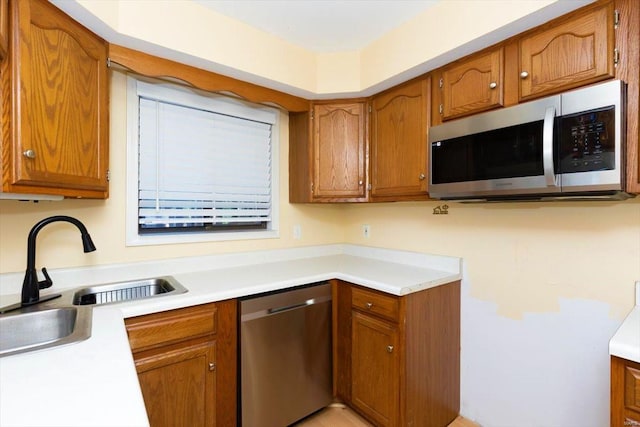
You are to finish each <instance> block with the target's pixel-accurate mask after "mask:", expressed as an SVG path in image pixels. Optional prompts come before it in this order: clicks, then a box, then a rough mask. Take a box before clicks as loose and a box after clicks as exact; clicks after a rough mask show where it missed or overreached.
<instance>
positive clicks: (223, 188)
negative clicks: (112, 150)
mask: <svg viewBox="0 0 640 427" xmlns="http://www.w3.org/2000/svg"><path fill="white" fill-rule="evenodd" d="M143 92H144V91H143ZM194 96H195V95H194ZM223 104H224V103H223ZM224 109H225V108H222V110H224ZM245 109H246V107H245ZM214 110H215V107H211V106H209V105H208V102H207V100H206V99H205V100H198V101H196V102H193V103H189V102H176V101H175V100H173V99H172V100H167V99H164V97H154V96H149V95H144V94H141V95H139V112H138V114H139V128H138V131H139V135H138V162H139V163H138V180H139V182H138V228H139V232H140V233H145V232H158V231H172V232H176V231H191V230H193V229H196V230H219V229H223V230H224V229H229V228H233V229H236V228H243V229H244V228H250V229H266V228H268V225H269V223H270V222H271V221H272V203H273V202H272V160H271V159H272V138H271V135H272V123H269V122H266V121H260V120H254V119H251V118H248V117H246V116H250V115H251V112H250V111H249V112H244V111H243V114H241V115H234V114H232V113H233V111H231V113H229V112H219V111H214ZM232 110H233V108H232ZM259 113H260V112H259V111H258V114H257V116H258V117H260V114H259Z"/></svg>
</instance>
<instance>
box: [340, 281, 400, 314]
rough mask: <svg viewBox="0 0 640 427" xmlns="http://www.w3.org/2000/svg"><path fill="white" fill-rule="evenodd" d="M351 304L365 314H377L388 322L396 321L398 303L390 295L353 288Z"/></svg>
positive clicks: (396, 299) (395, 298)
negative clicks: (388, 320)
mask: <svg viewBox="0 0 640 427" xmlns="http://www.w3.org/2000/svg"><path fill="white" fill-rule="evenodd" d="M351 304H352V306H353V307H354V308H357V309H359V310H362V311H364V312H367V313H372V314H377V315H378V316H382V317H385V318H387V319H390V320H394V321H395V320H398V311H399V301H398V298H397V297H395V296H392V295H386V294H383V293H381V292H374V291H369V290H365V289H360V288H353V291H352V294H351Z"/></svg>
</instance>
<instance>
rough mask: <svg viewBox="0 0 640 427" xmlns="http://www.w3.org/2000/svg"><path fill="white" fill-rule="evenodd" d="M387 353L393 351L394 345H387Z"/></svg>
mask: <svg viewBox="0 0 640 427" xmlns="http://www.w3.org/2000/svg"><path fill="white" fill-rule="evenodd" d="M387 353H393V346H392V345H388V346H387Z"/></svg>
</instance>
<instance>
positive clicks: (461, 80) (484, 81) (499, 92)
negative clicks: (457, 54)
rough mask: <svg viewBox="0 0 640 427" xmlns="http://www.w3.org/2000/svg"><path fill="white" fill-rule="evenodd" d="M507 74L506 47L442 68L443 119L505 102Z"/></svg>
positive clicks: (476, 111) (498, 105)
mask: <svg viewBox="0 0 640 427" xmlns="http://www.w3.org/2000/svg"><path fill="white" fill-rule="evenodd" d="M503 75H504V49H503V48H502V47H498V48H496V49H494V50H491V51H486V52H482V53H481V54H478V55H474V56H472V57H470V58H467V59H465V60H464V61H458V62H455V63H453V64H450V65H448V66H446V67H445V68H444V69H443V71H442V85H443V86H442V105H443V114H442V117H443V120H449V119H452V118H456V117H461V116H466V115H469V114H473V113H478V112H481V111H486V110H489V109H492V108H496V107H500V106H502V105H503V98H504V97H503V93H504V88H503V80H504V78H503ZM492 85H494V87H491V86H492Z"/></svg>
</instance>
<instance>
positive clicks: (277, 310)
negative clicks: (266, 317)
mask: <svg viewBox="0 0 640 427" xmlns="http://www.w3.org/2000/svg"><path fill="white" fill-rule="evenodd" d="M311 304H315V299H313V298H312V299H309V300H306V301H305V302H303V303H300V304H293V305H285V306H284V307H278V308H269V309H267V313H269V314H276V313H282V312H283V311H289V310H295V309H296V308H300V307H306V306H308V305H311Z"/></svg>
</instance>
